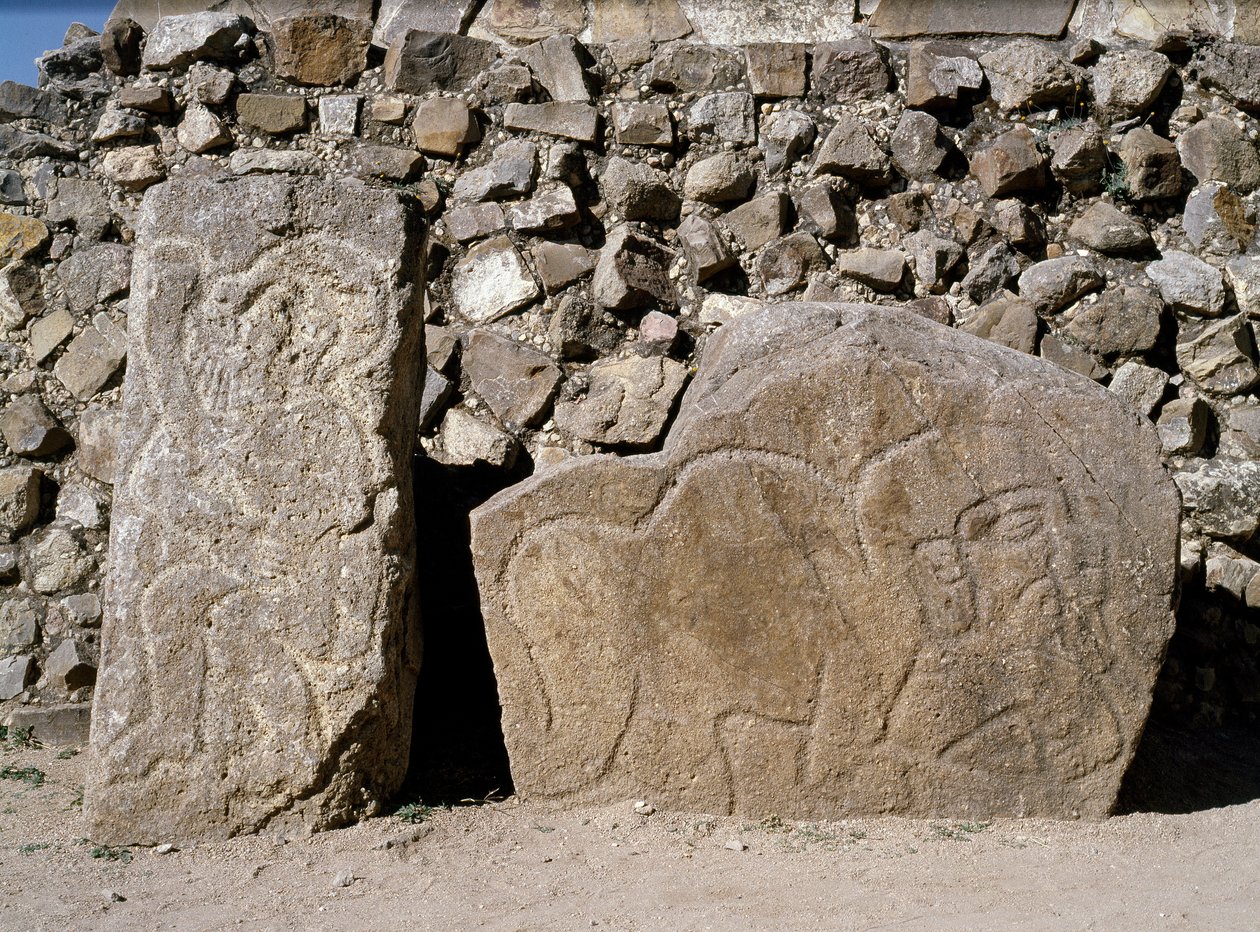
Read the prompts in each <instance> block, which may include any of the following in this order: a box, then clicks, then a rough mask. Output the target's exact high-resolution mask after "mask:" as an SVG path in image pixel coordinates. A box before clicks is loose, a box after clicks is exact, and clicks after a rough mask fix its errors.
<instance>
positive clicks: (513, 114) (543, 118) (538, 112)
mask: <svg viewBox="0 0 1260 932" xmlns="http://www.w3.org/2000/svg"><path fill="white" fill-rule="evenodd" d="M503 126H504V128H506V129H511V130H516V131H517V132H526V133H546V134H548V135H549V136H559V137H561V138H563V139H575V140H577V141H578V142H594V141H595V140H596V139H597V138H598V136H599V111H598V110H596V109H595V108H594V107H592V106H590V105H588V104H580V103H568V102H565V101H551V102H549V103H545V104H508V105H507V109H506V110H505V111H504V112H503Z"/></svg>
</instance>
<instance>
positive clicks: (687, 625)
mask: <svg viewBox="0 0 1260 932" xmlns="http://www.w3.org/2000/svg"><path fill="white" fill-rule="evenodd" d="M1117 451H1124V452H1123V453H1119V452H1117ZM1159 452H1160V451H1159V443H1158V440H1157V438H1156V436H1155V432H1154V430H1153V429H1152V427H1151V425H1150V424H1149V423H1146V422H1144V420H1143V419H1140V418H1139V417H1138V416H1137V415H1136V414H1134V413H1132V412H1130V411H1128V410H1127V409H1125V408H1124V406H1123V405H1122V404H1121V403H1120V402H1119V401H1117V400H1115V399H1114V398H1112V397H1111V396H1109V394H1108V393H1107V392H1106V391H1104V390H1103V389H1102V388H1100V387H1099V386H1097V385H1096V384H1094V383H1092V382H1090V381H1088V380H1086V379H1084V378H1081V377H1079V376H1077V375H1074V374H1072V373H1068V372H1066V371H1065V370H1062V369H1059V368H1057V367H1054V366H1051V365H1047V364H1046V363H1044V362H1043V361H1041V360H1038V359H1034V358H1031V357H1028V356H1025V355H1022V354H1019V353H1016V352H1014V351H1011V350H1007V349H1005V348H1003V347H999V346H996V345H995V344H992V343H989V342H987V341H982V340H979V339H976V338H973V337H970V336H967V335H965V334H962V333H959V332H958V331H954V330H948V329H945V328H942V327H939V326H937V325H935V324H932V323H929V322H927V321H925V320H923V319H921V318H918V317H915V316H913V315H910V314H906V313H904V312H898V311H895V310H891V309H879V308H873V307H862V306H843V307H842V306H835V305H830V306H823V305H808V304H798V305H780V306H776V307H771V308H769V309H768V310H767V311H765V312H762V313H760V314H757V315H754V316H752V317H749V318H744V319H742V320H740V321H737V322H736V323H735V324H732V325H728V326H726V327H724V328H722V330H721V331H719V333H718V334H717V335H715V336H714V337H713V338H712V340H711V342H710V344H709V345H708V347H707V348H706V352H705V357H704V363H703V365H702V367H701V370H700V373H699V375H698V376H697V379H696V381H695V382H694V383H693V384H692V386H691V387H690V388H689V390H688V393H687V395H686V396H685V398H684V401H683V404H682V408H681V411H680V415H679V421H678V423H677V424H676V426H675V427H674V429H673V431H672V433H671V435H670V439H669V441H668V443H667V445H666V448H665V450H664V452H662V453H659V454H655V455H651V456H644V457H635V458H627V459H620V458H616V457H611V456H598V457H586V458H583V459H580V460H577V461H572V462H569V463H565V464H562V465H561V466H559V467H557V468H555V469H553V470H550V471H548V472H545V473H542V474H540V475H537V476H535V477H534V478H533V479H531V480H529V481H528V482H526V483H524V484H522V485H520V486H517V487H514V488H512V489H509V490H507V491H505V492H503V493H502V494H500V495H499V496H498V497H496V498H495V499H493V500H491V501H490V502H489V503H487V504H486V505H484V506H482V507H481V508H480V509H479V510H478V511H477V512H474V515H473V544H474V551H475V557H476V560H477V568H478V577H479V580H480V585H481V593H482V608H483V611H484V614H485V616H486V621H487V629H488V635H489V644H490V649H491V652H492V654H493V658H494V662H495V668H496V674H497V677H498V683H499V691H500V697H501V701H502V704H503V722H504V731H505V735H506V739H507V745H508V750H509V753H510V756H511V762H512V770H513V776H514V779H515V783H516V787H517V790H518V791H519V792H520V793H521V794H522V795H523V796H526V797H529V798H534V799H541V800H551V801H556V802H561V803H577V802H583V803H607V802H612V801H616V800H621V799H626V798H634V797H643V798H648V799H650V800H651V801H653V802H654V803H656V804H657V805H668V806H671V807H674V808H684V809H691V810H698V811H706V812H717V813H737V814H746V815H752V816H756V815H766V814H770V813H777V814H779V815H781V816H783V817H793V818H823V817H836V816H842V815H874V814H881V813H889V814H900V815H918V816H935V815H941V816H957V817H964V816H968V815H972V816H983V817H992V816H1002V815H1011V816H1017V815H1043V816H1065V817H1066V816H1076V815H1080V816H1084V817H1100V816H1103V815H1105V814H1107V813H1108V812H1109V811H1110V809H1111V807H1112V806H1113V805H1114V802H1115V798H1116V794H1117V791H1118V788H1119V785H1120V781H1121V778H1122V777H1123V775H1124V772H1125V769H1126V767H1127V765H1128V763H1129V761H1130V759H1131V757H1132V755H1133V751H1134V748H1135V745H1136V743H1137V739H1138V737H1139V736H1140V733H1141V730H1142V727H1143V724H1144V722H1145V719H1146V713H1147V709H1148V706H1149V703H1150V699H1151V690H1152V688H1153V685H1154V682H1155V677H1156V674H1157V672H1158V670H1159V667H1160V664H1161V662H1162V659H1163V656H1164V651H1165V648H1166V645H1167V641H1168V638H1169V636H1170V635H1171V633H1172V630H1173V615H1172V606H1173V598H1174V593H1175V585H1176V583H1175V580H1176V575H1175V570H1176V565H1177V530H1178V504H1179V503H1178V496H1177V492H1176V490H1175V488H1174V486H1173V484H1172V482H1171V480H1170V479H1169V478H1168V476H1167V475H1166V473H1165V471H1164V469H1163V467H1162V466H1161V465H1160V461H1159Z"/></svg>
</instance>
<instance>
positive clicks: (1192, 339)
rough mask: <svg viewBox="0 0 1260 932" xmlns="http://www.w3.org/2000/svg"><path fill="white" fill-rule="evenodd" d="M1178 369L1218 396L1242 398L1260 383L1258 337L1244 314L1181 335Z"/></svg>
mask: <svg viewBox="0 0 1260 932" xmlns="http://www.w3.org/2000/svg"><path fill="white" fill-rule="evenodd" d="M1177 365H1178V366H1179V367H1180V368H1181V371H1182V372H1183V373H1185V374H1186V375H1188V376H1189V377H1190V378H1191V379H1193V380H1194V383H1195V384H1196V385H1198V386H1199V387H1200V388H1201V389H1203V390H1204V391H1207V392H1211V393H1212V394H1215V395H1238V394H1241V393H1243V392H1245V391H1247V390H1248V389H1250V388H1252V387H1254V386H1255V384H1256V383H1257V382H1260V368H1257V354H1256V336H1255V333H1254V332H1253V331H1252V329H1251V324H1250V322H1249V321H1248V320H1247V319H1246V318H1245V317H1243V316H1242V315H1241V314H1237V315H1235V316H1233V317H1226V318H1225V319H1224V320H1217V321H1212V322H1211V323H1209V324H1207V325H1206V326H1204V327H1202V328H1197V327H1196V328H1194V329H1185V330H1183V331H1182V332H1180V333H1178V335H1177Z"/></svg>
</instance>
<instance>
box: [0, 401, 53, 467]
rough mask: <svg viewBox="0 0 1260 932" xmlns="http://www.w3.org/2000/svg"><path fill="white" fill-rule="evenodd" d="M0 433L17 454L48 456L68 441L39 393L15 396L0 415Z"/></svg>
mask: <svg viewBox="0 0 1260 932" xmlns="http://www.w3.org/2000/svg"><path fill="white" fill-rule="evenodd" d="M0 436H3V437H4V442H5V443H7V444H8V445H9V449H10V450H12V451H13V452H14V453H16V454H17V455H18V456H48V455H50V454H52V453H56V452H57V451H58V450H60V449H61V448H62V447H64V446H65V445H66V444H68V443H69V442H70V435H69V434H68V433H66V430H65V428H64V427H62V426H61V425H60V424H59V423H58V422H57V419H56V418H54V417H53V416H52V415H51V414H50V413H49V411H48V409H47V408H45V407H44V403H43V402H42V401H40V399H39V395H34V394H31V395H19V396H18V397H17V398H14V399H13V400H12V401H10V402H9V403H8V405H7V406H6V407H5V409H4V413H3V414H0Z"/></svg>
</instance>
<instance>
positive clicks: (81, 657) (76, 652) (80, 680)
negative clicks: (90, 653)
mask: <svg viewBox="0 0 1260 932" xmlns="http://www.w3.org/2000/svg"><path fill="white" fill-rule="evenodd" d="M44 679H45V680H46V681H47V682H48V683H51V684H52V685H53V686H57V687H60V688H61V689H64V690H67V691H70V690H74V689H80V688H81V687H83V686H91V685H92V684H93V683H95V682H96V667H95V666H94V665H93V664H92V663H90V662H89V661H88V659H87V656H86V652H85V651H84V649H83V646H82V645H81V644H79V643H78V642H76V641H75V640H74V639H73V638H67V639H66V640H64V641H62V642H61V643H60V644H59V645H58V646H57V649H56V650H54V651H53V652H52V653H51V654H49V655H48V660H47V661H46V662H45V664H44Z"/></svg>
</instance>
